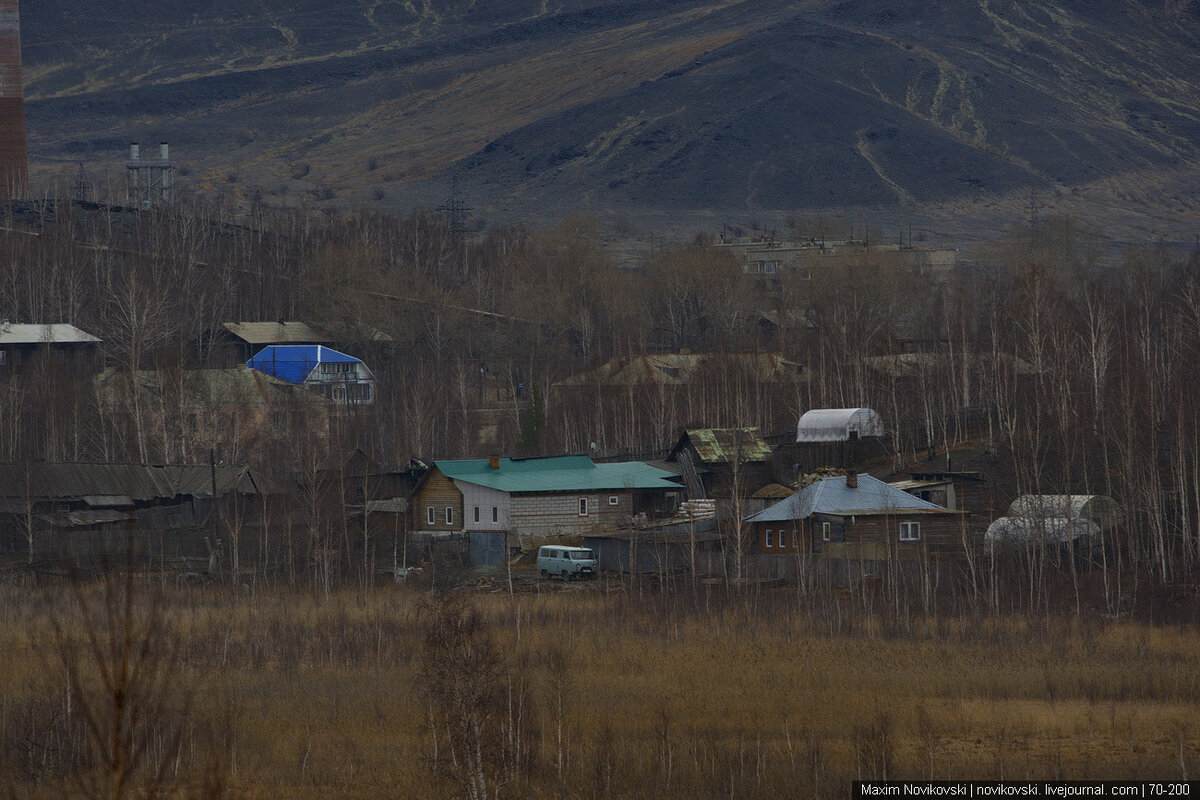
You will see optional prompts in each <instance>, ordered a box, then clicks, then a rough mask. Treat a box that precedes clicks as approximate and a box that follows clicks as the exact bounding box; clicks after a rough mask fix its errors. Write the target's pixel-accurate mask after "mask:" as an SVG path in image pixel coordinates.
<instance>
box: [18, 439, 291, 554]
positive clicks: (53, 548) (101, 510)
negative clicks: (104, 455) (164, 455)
mask: <svg viewBox="0 0 1200 800" xmlns="http://www.w3.org/2000/svg"><path fill="white" fill-rule="evenodd" d="M273 493H274V490H273V489H271V488H270V487H269V486H268V485H267V484H265V483H264V482H263V481H262V480H260V478H259V477H258V476H257V475H256V474H255V473H254V472H253V471H252V470H250V469H249V468H248V467H245V466H228V465H223V464H199V465H180V466H151V465H147V464H68V463H45V462H32V463H26V464H0V560H2V562H4V563H6V564H7V565H9V566H16V565H23V566H26V567H33V568H47V567H50V568H54V567H61V566H62V565H64V564H68V565H73V566H76V567H81V568H85V569H87V568H91V567H94V566H95V565H97V564H104V563H105V562H107V563H110V564H112V563H122V564H123V563H125V561H126V560H127V559H134V560H135V561H136V562H137V563H138V564H139V565H145V566H147V567H154V568H167V569H171V568H174V569H180V570H186V571H200V572H208V571H212V570H214V569H216V568H217V567H218V565H219V562H220V561H221V560H222V558H223V557H225V556H228V555H229V551H230V549H231V548H232V547H233V546H234V543H235V542H237V543H238V544H239V545H240V544H242V543H243V542H242V541H241V538H242V533H243V532H244V531H247V530H249V529H250V528H251V527H252V526H253V525H254V524H255V522H254V520H252V519H251V517H252V516H253V514H254V513H255V512H256V511H257V510H258V509H260V508H261V507H262V503H261V500H262V498H263V497H264V496H265V495H267V494H273ZM233 520H237V528H236V530H235V528H234V525H233V524H232V521H233ZM256 538H257V537H256V536H251V535H249V534H247V535H246V536H245V539H246V541H245V542H244V543H245V544H246V545H247V546H249V545H250V543H251V542H250V540H252V539H256ZM248 549H249V548H248ZM226 563H228V561H227V562H226Z"/></svg>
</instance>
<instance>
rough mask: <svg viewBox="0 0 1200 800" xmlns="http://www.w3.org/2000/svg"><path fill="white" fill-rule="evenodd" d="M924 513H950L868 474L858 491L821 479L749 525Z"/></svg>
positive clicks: (752, 517)
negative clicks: (824, 516) (826, 517)
mask: <svg viewBox="0 0 1200 800" xmlns="http://www.w3.org/2000/svg"><path fill="white" fill-rule="evenodd" d="M922 511H947V509H946V508H943V507H942V506H939V505H936V504H934V503H930V502H929V501H927V500H922V499H921V498H919V497H917V496H916V495H913V494H909V493H908V492H905V491H903V490H901V489H897V488H896V487H895V486H891V485H889V484H886V483H884V482H883V481H881V480H879V479H877V478H872V477H871V476H870V475H868V474H867V473H865V472H863V473H860V474H859V476H858V487H857V488H854V489H851V488H850V487H849V486H847V485H846V479H845V478H844V477H841V476H837V477H833V478H822V479H821V480H819V481H817V482H816V483H812V484H809V485H808V486H805V487H804V488H803V489H801V490H800V491H798V492H796V493H795V494H793V495H792V496H791V497H788V498H787V499H785V500H780V501H779V502H778V503H776V504H775V505H773V506H769V507H767V508H765V509H763V510H762V511H759V512H758V513H757V514H751V515H750V516H749V517H746V521H747V522H787V521H790V520H797V519H807V518H808V517H811V516H812V515H813V514H835V515H843V516H844V515H849V514H887V513H892V514H901V513H905V514H907V513H913V512H922Z"/></svg>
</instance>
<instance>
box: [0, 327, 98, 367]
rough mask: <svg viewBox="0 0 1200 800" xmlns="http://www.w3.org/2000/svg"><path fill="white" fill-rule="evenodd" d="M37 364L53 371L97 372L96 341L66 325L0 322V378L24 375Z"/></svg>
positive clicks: (85, 332)
mask: <svg viewBox="0 0 1200 800" xmlns="http://www.w3.org/2000/svg"><path fill="white" fill-rule="evenodd" d="M39 361H42V362H45V363H46V364H48V365H49V366H50V367H51V368H52V369H53V370H55V371H57V372H66V373H68V374H72V373H74V374H79V375H87V374H91V373H94V372H97V371H98V370H99V369H100V366H101V358H100V340H99V339H98V338H97V337H95V336H93V335H92V334H90V333H88V332H87V331H82V330H80V329H79V328H76V327H75V326H74V325H68V324H66V323H57V324H51V325H26V324H19V323H11V322H3V323H0V376H5V375H19V374H21V373H23V372H27V371H28V370H29V369H31V368H32V367H33V366H34V365H35V364H37V363H38V362H39Z"/></svg>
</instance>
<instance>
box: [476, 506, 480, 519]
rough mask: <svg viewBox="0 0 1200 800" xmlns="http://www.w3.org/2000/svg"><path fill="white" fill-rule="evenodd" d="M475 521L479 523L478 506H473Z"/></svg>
mask: <svg viewBox="0 0 1200 800" xmlns="http://www.w3.org/2000/svg"><path fill="white" fill-rule="evenodd" d="M475 521H476V522H479V506H475Z"/></svg>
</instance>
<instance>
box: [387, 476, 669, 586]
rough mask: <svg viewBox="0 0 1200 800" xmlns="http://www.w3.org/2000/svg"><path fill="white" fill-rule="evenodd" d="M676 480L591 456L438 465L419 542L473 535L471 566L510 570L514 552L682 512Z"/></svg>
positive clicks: (416, 500)
mask: <svg viewBox="0 0 1200 800" xmlns="http://www.w3.org/2000/svg"><path fill="white" fill-rule="evenodd" d="M675 478H676V475H675V474H674V473H672V472H669V471H667V470H664V469H659V468H658V467H653V466H650V465H649V464H646V463H643V462H641V461H624V462H617V463H609V464H597V463H595V462H593V461H592V460H591V459H590V458H588V457H587V456H554V457H550V458H524V459H513V458H496V457H492V458H478V459H459V460H449V461H435V462H434V464H433V468H432V469H431V470H430V471H429V474H428V475H427V476H426V478H425V480H424V481H423V482H422V484H421V485H420V486H419V487H418V488H417V491H416V494H415V495H414V496H413V500H412V503H411V506H410V507H411V508H412V509H413V515H414V518H413V530H414V532H416V533H417V534H418V535H420V534H422V533H424V534H427V535H432V536H437V535H443V536H450V535H455V534H465V535H466V536H467V537H468V538H469V539H470V544H471V561H472V562H473V563H476V564H499V563H502V561H503V558H504V554H505V551H506V547H507V545H506V542H507V543H508V545H513V546H515V545H518V544H520V543H521V542H523V541H524V542H529V541H530V540H532V539H542V538H553V537H561V536H579V535H583V534H584V533H587V532H590V531H593V530H596V529H598V528H605V527H613V526H616V525H620V524H623V523H625V522H628V521H629V520H630V519H631V518H633V517H634V516H637V515H638V514H645V515H646V516H657V515H662V514H667V513H670V512H671V511H673V510H674V508H675V506H676V504H677V501H678V496H679V493H680V492H681V491H682V487H681V486H680V485H679V484H678V483H677V482H676V481H675V480H674V479H675Z"/></svg>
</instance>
